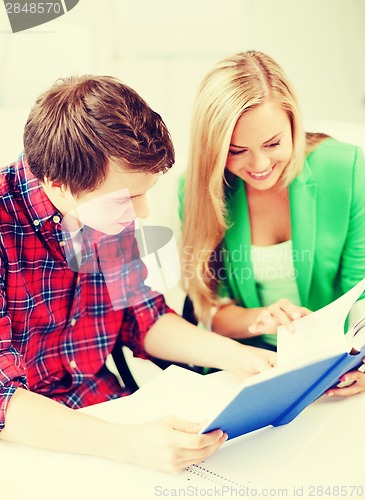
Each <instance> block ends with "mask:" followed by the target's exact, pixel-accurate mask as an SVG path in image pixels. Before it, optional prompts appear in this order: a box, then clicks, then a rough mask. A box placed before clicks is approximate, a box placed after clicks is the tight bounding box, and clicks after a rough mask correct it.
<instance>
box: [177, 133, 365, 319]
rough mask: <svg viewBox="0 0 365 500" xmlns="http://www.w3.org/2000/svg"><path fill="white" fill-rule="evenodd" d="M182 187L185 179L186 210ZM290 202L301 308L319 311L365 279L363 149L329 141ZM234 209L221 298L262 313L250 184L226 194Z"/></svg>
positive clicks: (316, 154)
mask: <svg viewBox="0 0 365 500" xmlns="http://www.w3.org/2000/svg"><path fill="white" fill-rule="evenodd" d="M183 185H184V181H183V180H182V183H181V186H180V187H181V190H180V204H181V205H182V203H183ZM289 199H290V212H291V229H292V244H293V262H294V268H295V271H296V279H297V285H298V291H299V296H300V299H301V305H303V306H305V307H308V308H309V309H311V310H316V309H319V308H321V307H323V306H325V305H327V304H329V303H330V302H332V301H333V300H335V299H336V298H337V297H339V296H340V295H342V294H343V293H344V292H346V291H348V290H349V289H350V288H351V287H352V286H354V285H355V284H356V283H357V282H358V281H360V280H361V279H362V278H364V277H365V160H364V155H363V153H362V150H361V148H359V147H356V146H352V145H350V144H345V143H342V142H338V141H336V140H334V139H327V140H325V141H324V142H323V143H321V144H320V145H319V146H318V147H317V148H316V149H315V150H314V151H313V152H312V153H311V154H310V155H309V156H308V157H307V159H306V161H305V164H304V167H303V169H302V171H301V173H300V174H299V176H298V177H297V178H296V179H295V180H294V181H293V182H292V183H291V185H290V186H289ZM227 208H228V223H229V224H231V225H230V227H229V229H228V230H227V232H226V235H225V237H224V240H223V242H222V247H223V249H224V251H223V252H222V254H223V260H224V265H225V267H226V276H227V278H226V280H225V283H222V285H223V286H222V287H221V288H222V290H224V292H222V293H224V294H225V295H229V296H230V297H231V298H233V299H235V300H236V301H237V304H238V305H241V306H244V307H259V306H261V304H260V301H259V297H258V294H257V289H256V283H255V280H254V276H253V268H252V264H251V261H250V248H251V241H250V240H251V237H250V221H249V214H248V206H247V199H246V193H245V184H244V182H243V181H242V180H241V179H239V178H238V177H237V178H236V179H235V183H234V185H233V186H232V188H231V189H230V190H229V191H228V193H227ZM181 212H182V210H181ZM237 257H238V258H237ZM364 295H365V294H364ZM278 298H279V297H278Z"/></svg>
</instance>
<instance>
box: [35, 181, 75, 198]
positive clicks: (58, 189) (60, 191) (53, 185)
mask: <svg viewBox="0 0 365 500" xmlns="http://www.w3.org/2000/svg"><path fill="white" fill-rule="evenodd" d="M42 184H43V185H44V186H46V188H47V190H48V192H51V193H53V194H55V195H57V196H61V197H63V198H65V197H67V196H68V195H69V194H71V192H70V190H69V188H68V187H66V185H65V184H60V183H59V182H55V181H51V180H50V179H49V178H48V177H45V178H44V180H43V183H42Z"/></svg>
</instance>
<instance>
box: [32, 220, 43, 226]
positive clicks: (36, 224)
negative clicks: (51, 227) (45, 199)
mask: <svg viewBox="0 0 365 500" xmlns="http://www.w3.org/2000/svg"><path fill="white" fill-rule="evenodd" d="M40 223H41V222H40V221H39V220H38V219H35V220H34V221H33V224H34V225H35V226H39V224H40Z"/></svg>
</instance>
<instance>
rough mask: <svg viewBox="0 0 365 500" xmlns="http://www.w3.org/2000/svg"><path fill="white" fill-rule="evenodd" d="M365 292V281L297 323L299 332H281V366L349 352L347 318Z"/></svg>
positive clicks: (279, 336) (281, 328) (279, 330)
mask: <svg viewBox="0 0 365 500" xmlns="http://www.w3.org/2000/svg"><path fill="white" fill-rule="evenodd" d="M364 289H365V278H364V279H363V280H361V281H360V282H359V283H358V284H357V285H355V286H354V287H353V288H352V289H351V290H349V291H348V292H347V293H345V294H344V295H342V296H341V297H339V298H338V299H337V300H335V301H334V302H332V303H331V304H329V305H327V306H325V307H323V308H322V309H319V310H318V311H315V312H314V313H312V314H309V315H308V316H304V317H303V318H301V319H299V320H296V321H294V325H295V332H294V333H290V332H288V331H287V330H286V328H283V327H279V329H278V360H277V364H278V366H282V365H285V364H292V363H294V362H297V361H302V360H307V359H308V360H310V359H313V360H314V359H318V358H320V357H321V353H322V354H323V355H326V356H327V355H330V354H332V353H333V354H335V353H337V352H346V350H347V348H348V346H347V343H346V340H345V336H344V334H343V333H344V324H345V320H346V317H347V315H348V313H349V311H350V309H351V307H352V305H353V304H354V302H356V300H357V299H358V298H359V296H360V295H361V294H362V292H363V291H364Z"/></svg>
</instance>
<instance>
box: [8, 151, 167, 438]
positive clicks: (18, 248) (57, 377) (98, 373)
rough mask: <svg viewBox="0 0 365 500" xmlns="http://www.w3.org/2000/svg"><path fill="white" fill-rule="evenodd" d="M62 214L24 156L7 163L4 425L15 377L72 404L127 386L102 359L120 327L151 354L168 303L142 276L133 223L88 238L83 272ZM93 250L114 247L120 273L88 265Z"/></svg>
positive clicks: (110, 395)
mask: <svg viewBox="0 0 365 500" xmlns="http://www.w3.org/2000/svg"><path fill="white" fill-rule="evenodd" d="M61 222H62V215H61V214H60V213H59V212H58V211H57V210H56V209H55V207H54V206H53V205H52V203H51V202H50V200H49V199H48V197H47V196H46V195H45V193H44V191H43V189H42V187H41V186H40V184H39V182H38V181H37V180H36V179H35V178H34V176H33V175H32V174H31V172H30V171H29V168H28V167H27V165H26V161H25V158H24V156H23V157H21V158H20V159H19V161H18V162H17V163H15V164H13V165H11V166H10V167H8V168H6V169H5V170H2V171H1V172H0V430H1V429H2V428H3V427H4V420H5V411H6V408H7V404H8V402H9V400H10V398H11V396H12V395H13V393H14V391H15V390H16V388H17V387H25V388H28V389H30V390H32V391H34V392H37V393H39V394H43V395H45V396H48V397H51V398H52V399H55V400H56V401H58V402H61V403H63V404H65V405H67V406H70V407H72V408H80V407H83V406H88V405H91V404H95V403H99V402H102V401H106V400H109V399H114V398H117V397H120V396H122V395H125V394H126V389H124V388H121V387H120V385H119V383H118V381H117V379H116V377H115V376H114V375H113V374H111V373H110V372H109V371H108V370H107V368H106V366H105V360H106V358H107V356H108V355H109V354H110V352H111V351H112V349H113V346H114V344H115V341H116V339H117V337H119V336H120V337H121V339H122V342H123V344H124V345H126V346H128V347H130V348H131V349H132V350H133V352H134V354H135V355H137V356H139V357H144V358H147V357H148V356H147V353H146V352H145V351H144V348H143V343H144V337H145V335H146V333H147V332H148V330H149V328H150V327H151V326H152V325H153V324H154V323H155V321H156V320H157V318H159V317H160V316H161V315H162V314H165V313H166V312H171V310H170V309H169V308H168V307H167V306H166V304H165V301H164V298H163V297H162V296H161V295H156V294H153V293H151V292H150V289H149V288H147V287H146V286H145V285H144V280H145V278H146V274H147V271H146V268H145V266H144V265H143V263H142V261H141V260H140V259H139V258H138V255H139V254H138V247H137V244H136V239H135V237H134V233H133V231H123V232H122V233H121V234H122V235H123V237H120V236H119V242H118V245H115V241H114V243H113V242H112V243H113V244H112V245H111V244H110V241H109V240H108V243H107V244H106V243H105V242H104V243H103V239H102V238H99V239H98V240H97V243H98V244H97V245H96V244H95V240H94V241H93V240H88V241H89V246H87V245H84V247H85V248H86V249H85V248H84V250H83V254H82V261H81V267H80V269H79V270H78V272H77V269H76V270H75V266H74V265H71V263H68V262H67V260H66V254H65V248H67V244H68V243H69V242H68V241H67V238H66V239H65V232H63V231H62V228H61ZM99 235H100V233H99ZM103 236H105V235H103ZM113 238H114V240H115V238H116V237H111V239H112V240H113ZM109 239H110V237H109ZM90 241H91V243H90ZM88 252H89V254H88ZM95 252H99V253H100V255H101V256H102V257H104V260H105V255H106V254H108V252H109V254H108V257H109V260H108V259H106V260H105V262H107V264H108V262H109V263H112V265H111V266H109V268H108V265H104V268H107V269H106V272H107V274H108V276H109V277H108V279H109V278H110V276H114V281H113V279H109V281H108V279H107V280H105V277H104V275H105V272H104V273H103V272H101V271H100V269H94V268H93V266H91V267H90V265H89V266H88V264H90V263H92V262H94V263H95V256H96V254H95ZM68 257H69V252H68ZM97 257H98V259H99V255H97ZM113 257H114V259H113ZM116 258H117V259H118V261H119V263H120V265H118V266H117V269H119V275H118V273H116V270H115V267H114V266H115V262H117V260H116ZM93 259H94V260H93ZM98 262H100V259H99V260H98ZM94 267H95V266H94ZM101 267H102V268H103V266H101ZM102 270H103V269H102ZM104 271H105V269H104ZM115 277H117V278H118V279H117V280H116V279H115ZM105 281H108V285H106V283H105ZM116 285H118V286H116ZM119 285H120V286H119ZM110 296H112V300H111V299H110ZM118 296H119V298H120V299H121V300H119V306H118V307H116V304H118ZM132 299H133V300H132ZM113 305H114V307H113Z"/></svg>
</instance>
